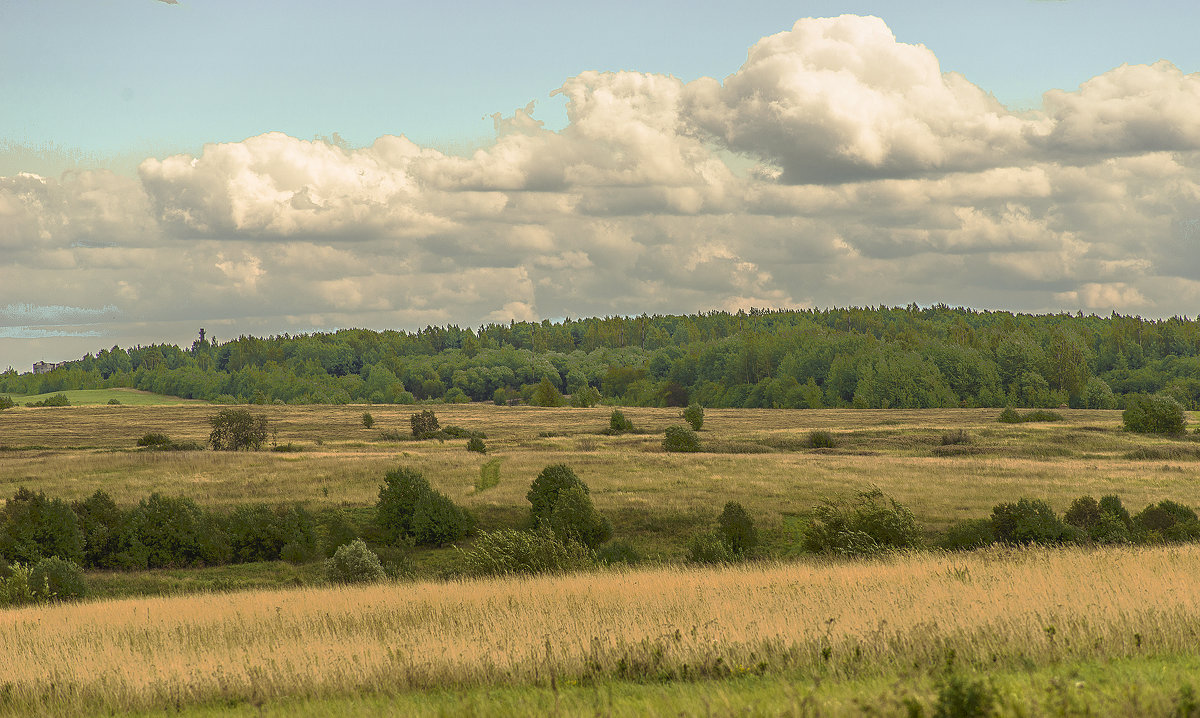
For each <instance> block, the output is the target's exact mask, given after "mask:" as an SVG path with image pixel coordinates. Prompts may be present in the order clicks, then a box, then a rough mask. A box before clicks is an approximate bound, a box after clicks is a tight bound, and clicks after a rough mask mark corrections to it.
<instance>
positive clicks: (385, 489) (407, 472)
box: [375, 414, 432, 543]
mask: <svg viewBox="0 0 1200 718" xmlns="http://www.w3.org/2000/svg"><path fill="white" fill-rule="evenodd" d="M414 416H416V415H415V414H414ZM431 490H432V489H430V488H429V482H428V481H426V480H425V477H424V476H423V475H422V474H421V472H420V471H417V470H416V469H409V468H406V467H400V468H398V469H396V470H395V471H389V472H388V473H387V474H386V475H385V476H384V477H383V486H380V487H379V501H377V502H376V503H375V523H376V524H378V525H379V528H380V529H382V531H383V536H384V538H385V539H386V540H387V541H388V542H389V543H395V542H396V541H398V540H399V539H400V538H401V537H403V536H409V535H411V534H412V517H413V513H414V512H415V511H416V508H417V502H418V501H420V500H421V497H422V496H424V495H425V494H427V493H429V492H430V491H431Z"/></svg>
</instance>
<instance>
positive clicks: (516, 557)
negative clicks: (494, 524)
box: [462, 526, 596, 576]
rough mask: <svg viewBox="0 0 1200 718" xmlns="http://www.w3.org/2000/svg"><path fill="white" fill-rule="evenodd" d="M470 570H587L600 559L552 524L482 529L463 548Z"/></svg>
mask: <svg viewBox="0 0 1200 718" xmlns="http://www.w3.org/2000/svg"><path fill="white" fill-rule="evenodd" d="M462 557H463V563H464V564H465V565H466V567H467V572H468V573H470V574H473V575H477V576H505V575H510V574H537V573H565V572H570V571H583V570H586V569H589V568H591V567H592V566H594V565H595V563H596V557H595V554H593V553H592V551H591V550H590V549H588V548H587V547H586V546H584V545H582V544H578V543H575V542H574V541H565V542H564V541H562V540H560V539H559V538H558V537H557V536H555V535H554V532H553V531H551V530H550V528H549V527H548V526H541V527H538V528H535V529H533V530H530V531H517V530H515V529H500V530H499V531H481V532H479V535H478V536H477V537H476V538H475V540H474V541H472V542H471V546H470V548H467V549H464V550H462Z"/></svg>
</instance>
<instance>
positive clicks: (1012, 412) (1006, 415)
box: [996, 406, 1021, 424]
mask: <svg viewBox="0 0 1200 718" xmlns="http://www.w3.org/2000/svg"><path fill="white" fill-rule="evenodd" d="M996 421H999V422H1000V423H1001V424H1019V423H1021V415H1020V414H1019V413H1018V412H1017V410H1016V409H1014V408H1012V407H1011V406H1006V407H1004V411H1002V412H1000V416H998V417H997V418H996Z"/></svg>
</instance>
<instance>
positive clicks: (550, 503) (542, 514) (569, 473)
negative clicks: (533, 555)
mask: <svg viewBox="0 0 1200 718" xmlns="http://www.w3.org/2000/svg"><path fill="white" fill-rule="evenodd" d="M572 486H578V487H580V488H582V489H583V492H584V493H585V494H586V493H589V492H588V487H587V485H586V484H584V483H583V481H581V480H580V479H579V477H578V476H576V475H575V471H574V470H572V469H571V467H570V466H567V465H566V464H553V465H551V466H547V467H546V468H544V469H542V471H541V473H539V474H538V475H537V478H535V479H534V480H533V482H532V483H531V484H530V485H529V491H528V492H527V493H526V494H525V498H526V499H527V500H528V501H529V504H530V507H529V521H530V525H531V526H537V525H538V524H540V523H542V522H547V523H548V522H549V521H550V514H551V513H552V512H553V511H554V504H555V503H557V502H558V497H559V496H561V495H562V493H563V492H564V491H566V490H567V489H569V488H571V487H572Z"/></svg>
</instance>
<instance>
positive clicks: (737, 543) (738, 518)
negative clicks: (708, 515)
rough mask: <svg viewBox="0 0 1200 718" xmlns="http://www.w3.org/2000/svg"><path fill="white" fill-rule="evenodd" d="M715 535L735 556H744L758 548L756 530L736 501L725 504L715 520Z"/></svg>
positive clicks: (751, 520)
mask: <svg viewBox="0 0 1200 718" xmlns="http://www.w3.org/2000/svg"><path fill="white" fill-rule="evenodd" d="M717 533H718V534H719V535H720V536H721V539H722V540H723V541H725V543H726V544H728V546H729V550H730V551H732V552H733V553H734V555H736V556H745V555H747V554H749V553H751V552H752V551H754V549H755V548H756V547H757V546H758V529H756V528H755V527H754V520H753V519H751V518H750V514H748V513H747V512H746V509H744V508H743V507H742V505H741V504H739V503H738V502H736V501H730V502H728V503H726V504H725V508H724V509H723V510H722V511H721V516H720V518H718V519H717Z"/></svg>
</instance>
